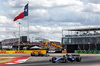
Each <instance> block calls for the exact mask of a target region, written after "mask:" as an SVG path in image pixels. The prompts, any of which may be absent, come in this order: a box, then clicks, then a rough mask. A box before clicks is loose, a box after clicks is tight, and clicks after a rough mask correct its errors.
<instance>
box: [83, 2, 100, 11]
mask: <svg viewBox="0 0 100 66" xmlns="http://www.w3.org/2000/svg"><path fill="white" fill-rule="evenodd" d="M83 11H85V12H94V13H100V4H94V3H88V4H87V5H86V6H85V7H84V9H83Z"/></svg>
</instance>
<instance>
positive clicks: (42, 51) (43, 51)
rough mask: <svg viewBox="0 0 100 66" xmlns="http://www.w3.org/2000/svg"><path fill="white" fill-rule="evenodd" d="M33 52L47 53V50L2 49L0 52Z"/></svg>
mask: <svg viewBox="0 0 100 66" xmlns="http://www.w3.org/2000/svg"><path fill="white" fill-rule="evenodd" d="M32 52H34V53H38V52H41V53H43V54H46V50H1V51H0V54H31V53H32Z"/></svg>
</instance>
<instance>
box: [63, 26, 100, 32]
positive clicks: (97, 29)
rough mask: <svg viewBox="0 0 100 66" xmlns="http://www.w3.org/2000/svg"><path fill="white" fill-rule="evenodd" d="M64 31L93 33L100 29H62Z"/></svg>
mask: <svg viewBox="0 0 100 66" xmlns="http://www.w3.org/2000/svg"><path fill="white" fill-rule="evenodd" d="M63 30H65V31H95V30H100V27H95V28H78V29H63Z"/></svg>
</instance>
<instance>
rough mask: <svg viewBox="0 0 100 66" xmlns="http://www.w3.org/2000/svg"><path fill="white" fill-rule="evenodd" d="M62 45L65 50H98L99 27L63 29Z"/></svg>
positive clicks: (99, 41) (99, 43) (99, 47)
mask: <svg viewBox="0 0 100 66" xmlns="http://www.w3.org/2000/svg"><path fill="white" fill-rule="evenodd" d="M62 47H63V48H64V49H66V50H67V52H74V51H75V50H100V27H99V28H82V29H63V30H62Z"/></svg>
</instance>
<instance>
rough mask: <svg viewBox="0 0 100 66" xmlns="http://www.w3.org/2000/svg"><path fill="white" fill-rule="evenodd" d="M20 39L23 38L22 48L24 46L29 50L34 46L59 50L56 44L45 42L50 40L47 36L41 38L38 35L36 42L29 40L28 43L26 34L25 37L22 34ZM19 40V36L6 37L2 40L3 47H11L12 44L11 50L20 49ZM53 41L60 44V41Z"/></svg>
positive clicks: (21, 48)
mask: <svg viewBox="0 0 100 66" xmlns="http://www.w3.org/2000/svg"><path fill="white" fill-rule="evenodd" d="M20 39H21V41H20V50H23V49H24V48H27V50H29V49H30V48H31V47H33V46H39V47H40V49H46V50H57V48H56V47H55V46H52V45H47V46H46V45H45V43H46V41H49V40H48V39H45V38H39V37H38V38H36V41H35V42H30V41H29V43H27V37H26V36H24V37H23V36H22V37H20ZM18 40H19V38H11V39H4V40H2V41H1V43H2V47H5V48H6V49H9V47H10V46H12V48H10V50H18V46H19V44H18ZM37 40H38V41H37ZM52 43H55V44H57V45H60V42H55V41H52ZM60 46H61V45H60Z"/></svg>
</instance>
